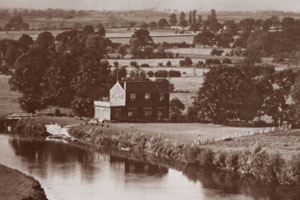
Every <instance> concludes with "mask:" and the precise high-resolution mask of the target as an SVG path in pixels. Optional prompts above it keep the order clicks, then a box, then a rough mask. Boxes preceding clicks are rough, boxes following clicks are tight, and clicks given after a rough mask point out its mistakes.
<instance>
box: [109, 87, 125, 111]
mask: <svg viewBox="0 0 300 200" xmlns="http://www.w3.org/2000/svg"><path fill="white" fill-rule="evenodd" d="M109 99H110V105H111V106H125V101H126V94H125V90H124V89H123V88H122V86H121V85H120V83H119V82H117V83H116V84H115V85H114V86H113V87H112V88H111V89H110V91H109Z"/></svg>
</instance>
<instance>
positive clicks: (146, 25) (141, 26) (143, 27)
mask: <svg viewBox="0 0 300 200" xmlns="http://www.w3.org/2000/svg"><path fill="white" fill-rule="evenodd" d="M148 27H149V25H148V24H147V23H146V22H142V23H141V25H140V28H142V29H147V28H148Z"/></svg>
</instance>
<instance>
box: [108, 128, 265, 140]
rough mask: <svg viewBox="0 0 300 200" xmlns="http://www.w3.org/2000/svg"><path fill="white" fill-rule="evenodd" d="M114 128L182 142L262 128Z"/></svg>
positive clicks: (230, 135) (244, 132)
mask: <svg viewBox="0 0 300 200" xmlns="http://www.w3.org/2000/svg"><path fill="white" fill-rule="evenodd" d="M111 127H112V128H113V129H119V130H122V131H125V132H130V133H142V134H144V135H150V136H152V135H153V136H154V135H156V136H157V135H160V136H162V137H166V138H169V139H173V140H175V141H176V140H177V141H180V142H186V143H192V142H194V141H195V140H197V139H199V138H201V139H212V138H220V137H225V136H227V137H234V136H236V135H238V134H246V133H248V132H253V131H257V132H259V131H260V130H261V129H262V128H240V127H230V126H220V125H212V124H201V123H113V124H111Z"/></svg>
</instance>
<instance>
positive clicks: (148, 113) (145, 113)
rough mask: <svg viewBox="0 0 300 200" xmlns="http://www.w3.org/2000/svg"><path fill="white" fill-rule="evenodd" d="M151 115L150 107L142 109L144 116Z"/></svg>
mask: <svg viewBox="0 0 300 200" xmlns="http://www.w3.org/2000/svg"><path fill="white" fill-rule="evenodd" d="M151 115H152V108H146V109H144V116H145V117H151Z"/></svg>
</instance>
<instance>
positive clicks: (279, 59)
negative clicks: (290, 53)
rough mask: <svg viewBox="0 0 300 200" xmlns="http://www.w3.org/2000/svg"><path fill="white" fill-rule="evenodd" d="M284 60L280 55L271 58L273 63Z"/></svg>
mask: <svg viewBox="0 0 300 200" xmlns="http://www.w3.org/2000/svg"><path fill="white" fill-rule="evenodd" d="M284 61H285V59H284V58H282V57H279V58H274V59H273V60H272V62H273V63H282V62H284Z"/></svg>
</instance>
